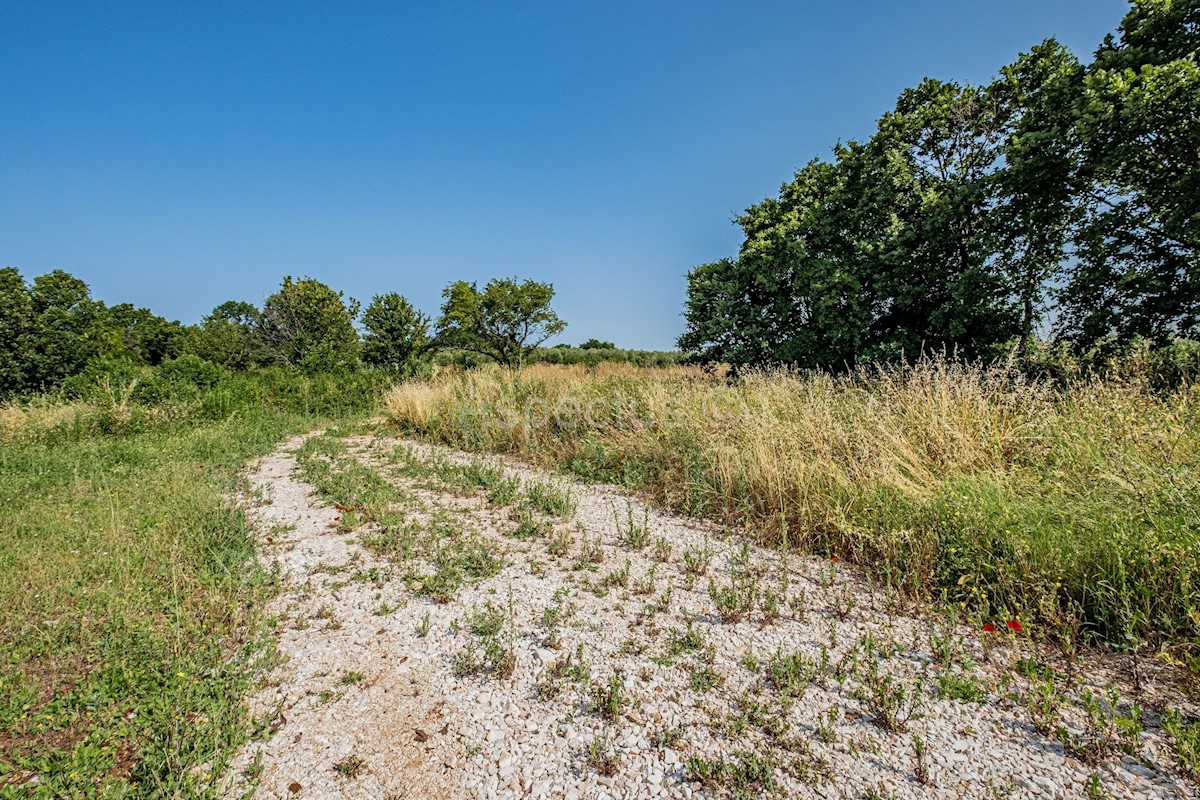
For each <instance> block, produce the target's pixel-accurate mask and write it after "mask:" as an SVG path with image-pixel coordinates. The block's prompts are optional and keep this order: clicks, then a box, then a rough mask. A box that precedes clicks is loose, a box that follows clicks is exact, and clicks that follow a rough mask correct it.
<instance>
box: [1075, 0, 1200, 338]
mask: <svg viewBox="0 0 1200 800" xmlns="http://www.w3.org/2000/svg"><path fill="white" fill-rule="evenodd" d="M1198 49H1200V2H1197V0H1134V2H1133V3H1132V6H1131V8H1130V11H1129V13H1128V14H1127V15H1126V16H1125V18H1124V20H1122V22H1121V26H1120V30H1119V36H1118V37H1115V38H1114V37H1112V36H1109V37H1107V38H1106V39H1105V41H1104V43H1103V44H1102V45H1101V47H1100V49H1099V50H1097V52H1096V57H1095V61H1094V62H1093V63H1092V65H1091V66H1090V67H1089V68H1088V70H1087V76H1086V78H1085V80H1084V86H1083V92H1082V97H1081V98H1080V112H1079V135H1080V136H1081V138H1082V142H1083V170H1084V175H1083V178H1084V182H1083V183H1082V186H1081V195H1082V197H1081V202H1082V204H1083V208H1084V214H1085V218H1084V223H1083V226H1082V228H1081V230H1080V233H1079V235H1078V237H1077V238H1078V245H1077V256H1078V258H1077V263H1076V266H1075V269H1074V270H1073V273H1072V275H1071V282H1070V285H1069V287H1068V290H1067V291H1066V292H1065V293H1064V294H1063V313H1062V326H1061V327H1062V332H1063V333H1064V334H1065V335H1066V336H1068V337H1071V338H1074V339H1076V340H1077V341H1080V342H1081V343H1085V344H1090V343H1093V342H1096V341H1103V340H1105V339H1110V338H1113V339H1116V340H1118V341H1121V340H1130V339H1133V338H1138V337H1141V338H1146V339H1150V340H1153V341H1155V342H1157V343H1160V344H1162V343H1165V342H1166V341H1168V340H1170V339H1172V338H1174V337H1177V336H1194V335H1197V334H1200V159H1198V158H1197V154H1198V153H1200V125H1198V124H1197V122H1196V121H1197V119H1200V55H1198Z"/></svg>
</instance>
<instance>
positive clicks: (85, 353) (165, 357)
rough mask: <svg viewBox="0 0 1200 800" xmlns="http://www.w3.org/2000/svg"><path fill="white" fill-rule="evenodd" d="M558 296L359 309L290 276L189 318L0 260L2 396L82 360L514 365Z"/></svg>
mask: <svg viewBox="0 0 1200 800" xmlns="http://www.w3.org/2000/svg"><path fill="white" fill-rule="evenodd" d="M553 297H554V288H553V286H551V285H550V284H548V283H539V282H537V281H531V280H526V281H520V280H518V279H516V278H499V279H495V280H492V281H490V282H488V283H487V285H486V286H484V287H483V288H482V289H481V288H479V287H478V286H477V285H476V284H474V283H468V282H466V281H456V282H454V283H452V284H450V285H449V286H448V287H446V289H445V291H444V292H443V299H444V303H443V305H442V309H441V316H440V317H439V318H438V319H437V320H436V321H435V320H433V319H431V318H430V317H429V316H428V315H426V314H423V313H422V312H420V311H418V310H417V309H416V308H414V307H413V305H412V304H411V303H410V302H409V301H408V300H407V299H405V298H404V297H403V296H402V295H400V294H397V293H394V292H393V293H388V294H383V295H377V296H375V297H374V298H372V300H371V302H370V303H369V304H367V306H366V308H365V309H363V308H361V306H360V304H359V303H358V301H356V300H353V299H350V298H347V297H345V296H344V295H343V294H342V293H341V292H338V291H335V290H334V289H332V288H330V287H329V286H327V285H326V284H324V283H322V282H320V281H318V280H315V279H312V278H301V279H293V278H291V277H288V278H284V280H283V283H282V285H281V286H280V288H279V290H278V291H277V292H275V293H273V294H271V295H270V296H269V297H267V298H266V300H265V301H264V302H263V304H262V306H261V307H258V306H256V305H254V304H253V303H248V302H243V301H235V300H231V301H228V302H225V303H222V304H221V305H219V306H217V307H216V308H214V309H213V310H212V312H211V313H209V314H207V315H206V316H204V317H203V319H202V320H201V321H200V323H199V324H198V325H191V326H189V325H182V324H180V323H179V322H173V321H168V320H166V319H164V318H163V317H161V316H158V315H156V314H154V313H152V312H151V311H149V310H148V309H144V308H135V307H134V306H132V305H130V304H128V303H123V304H120V305H113V306H108V305H106V304H105V303H103V302H102V301H99V300H96V299H94V298H92V296H91V291H90V290H89V288H88V286H87V284H86V283H84V282H83V281H82V280H80V279H79V278H77V277H75V276H73V275H70V274H69V273H67V272H64V271H62V270H55V271H53V272H50V273H47V274H45V275H41V276H38V277H36V278H34V279H33V281H32V282H29V283H26V281H25V279H24V278H23V277H22V276H21V274H20V272H19V271H18V270H17V269H15V268H13V267H6V268H4V269H0V396H13V395H18V394H26V393H32V392H42V391H49V390H53V389H56V388H58V387H61V386H63V385H65V384H69V382H70V381H71V379H72V378H75V377H76V376H80V375H84V374H86V373H88V371H89V369H90V370H91V371H92V372H99V373H103V372H105V369H106V365H114V364H125V365H135V366H145V367H170V366H172V365H176V371H179V369H180V367H179V366H178V364H179V363H180V362H181V361H183V360H187V361H188V366H187V368H186V371H187V372H188V374H189V375H193V376H194V375H198V374H204V370H205V368H206V367H208V366H210V365H211V366H212V367H213V368H225V369H229V370H240V371H245V370H253V369H258V368H267V367H282V368H286V369H291V370H295V371H298V372H301V373H306V374H315V373H332V372H345V371H355V370H358V369H360V368H362V367H369V368H376V369H381V370H386V371H389V372H391V373H394V374H395V375H396V376H411V375H418V374H423V373H427V372H428V371H429V370H430V365H431V363H432V360H433V359H434V358H435V357H436V356H437V355H438V354H439V353H445V352H452V353H465V354H470V355H473V356H475V357H477V358H478V359H480V360H487V361H494V362H497V363H500V364H503V365H505V366H507V367H509V368H513V369H519V368H520V367H521V365H522V364H524V363H525V362H526V361H527V360H528V359H529V358H530V357H531V356H533V355H534V354H535V352H537V351H538V350H539V348H540V346H541V345H542V344H543V343H544V342H545V341H546V340H547V339H549V338H550V337H552V336H554V335H557V334H559V333H561V332H562V331H563V330H564V329H565V327H566V323H565V322H564V321H563V320H562V319H560V318H559V317H558V315H557V314H556V313H555V312H554V310H553V309H552V308H551V306H550V303H551V300H552V299H553ZM360 312H361V313H360ZM359 323H360V324H361V332H360V329H359V327H357V324H359ZM585 344H589V345H595V344H608V345H610V346H611V343H597V342H595V341H594V340H593V341H592V342H589V343H585ZM620 352H622V351H611V356H612V357H619V356H618V355H617V354H618V353H620ZM469 363H471V364H475V363H478V362H477V361H474V360H472V361H470V362H469Z"/></svg>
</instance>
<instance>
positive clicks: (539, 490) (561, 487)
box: [525, 483, 575, 518]
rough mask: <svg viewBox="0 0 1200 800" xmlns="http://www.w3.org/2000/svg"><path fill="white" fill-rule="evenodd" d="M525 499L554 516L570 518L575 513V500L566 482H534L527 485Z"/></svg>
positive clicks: (530, 504) (531, 505) (532, 505)
mask: <svg viewBox="0 0 1200 800" xmlns="http://www.w3.org/2000/svg"><path fill="white" fill-rule="evenodd" d="M525 501H526V502H527V503H528V504H529V506H530V507H531V508H533V509H536V510H537V511H540V512H542V513H543V514H548V515H550V516H552V517H563V518H568V517H570V516H571V515H572V514H574V513H575V500H574V499H573V498H572V497H571V490H570V488H569V487H567V485H566V484H552V483H532V484H530V485H528V486H526V487H525Z"/></svg>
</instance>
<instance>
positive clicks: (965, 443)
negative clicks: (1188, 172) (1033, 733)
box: [386, 359, 1200, 647]
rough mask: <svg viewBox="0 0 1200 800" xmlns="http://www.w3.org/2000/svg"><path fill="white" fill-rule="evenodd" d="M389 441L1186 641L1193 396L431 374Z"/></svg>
mask: <svg viewBox="0 0 1200 800" xmlns="http://www.w3.org/2000/svg"><path fill="white" fill-rule="evenodd" d="M386 408H387V413H388V415H389V417H390V418H391V419H392V420H393V421H394V422H395V423H396V424H398V425H399V426H401V427H402V428H403V429H405V430H407V431H410V432H413V433H417V434H421V435H424V436H428V437H431V438H433V439H436V440H439V441H443V442H446V443H449V444H453V445H456V446H460V447H464V448H467V449H474V450H493V451H502V452H510V453H516V454H519V455H521V456H523V457H525V458H528V459H530V460H532V461H535V462H537V463H541V464H544V465H551V466H558V467H565V468H568V469H570V470H572V471H574V472H576V473H578V474H580V475H582V476H584V477H587V478H591V479H597V480H606V481H614V482H618V483H621V484H624V485H627V486H629V487H631V488H635V489H638V490H642V491H644V492H647V493H649V494H650V495H651V496H652V497H654V498H655V499H657V500H658V501H659V502H660V503H662V504H664V505H666V506H668V507H671V508H675V509H680V510H683V511H687V512H691V513H697V514H702V515H707V516H710V517H714V518H717V519H719V520H722V521H724V522H725V523H727V524H730V525H735V526H740V527H744V528H746V529H749V530H751V531H753V532H754V533H755V534H757V535H758V536H760V537H762V538H763V539H764V540H766V541H768V542H770V543H773V544H786V545H788V546H792V547H799V548H803V549H806V550H809V551H813V552H817V553H823V554H828V555H837V556H839V557H841V558H844V559H850V560H854V561H857V562H858V563H860V564H862V565H864V566H865V567H867V568H868V569H869V570H870V571H871V572H872V573H873V574H874V575H875V576H876V577H878V578H879V579H880V580H882V581H886V582H887V583H889V584H890V585H892V586H894V587H896V588H897V589H899V590H900V591H902V592H903V593H905V594H906V595H909V596H913V597H941V598H944V599H946V600H949V601H952V602H955V603H961V604H964V605H965V606H966V607H967V608H969V609H971V610H972V612H973V613H974V614H976V615H978V616H979V617H980V618H985V619H992V620H996V619H1005V618H1007V619H1012V618H1015V617H1020V618H1021V619H1023V620H1024V621H1025V623H1026V624H1029V623H1030V622H1040V623H1041V624H1042V625H1043V626H1044V627H1046V626H1053V628H1054V632H1055V633H1068V634H1072V635H1074V634H1077V633H1082V634H1084V635H1085V636H1090V637H1093V638H1098V639H1101V640H1103V641H1105V642H1107V643H1109V644H1110V645H1113V646H1117V647H1134V646H1140V645H1142V644H1150V643H1154V644H1164V643H1170V644H1184V645H1187V646H1189V647H1190V646H1195V645H1197V644H1198V643H1200V483H1198V482H1197V475H1200V426H1198V425H1197V413H1198V410H1200V387H1197V386H1185V387H1183V388H1179V389H1177V390H1174V391H1172V392H1170V393H1161V392H1156V391H1154V390H1152V389H1151V388H1150V387H1149V385H1148V384H1145V383H1142V382H1136V381H1128V380H1126V381H1111V380H1109V381H1103V380H1099V379H1095V380H1086V381H1080V382H1077V383H1074V384H1069V385H1066V386H1058V387H1054V386H1051V385H1050V384H1048V383H1045V382H1039V381H1034V380H1029V379H1026V378H1025V377H1023V375H1022V373H1021V372H1019V371H1018V370H1016V369H1014V368H1012V367H1011V366H1007V365H1003V364H1001V365H995V366H989V367H979V366H964V365H961V364H956V363H953V362H950V361H947V360H940V359H931V360H926V361H923V362H921V363H919V364H917V365H915V366H912V367H895V368H886V369H874V370H869V371H867V370H864V371H860V372H857V373H854V374H851V375H843V376H833V375H827V374H796V373H790V372H771V373H760V374H753V375H748V376H745V377H743V378H742V379H740V380H738V381H736V382H728V381H726V380H724V379H722V378H719V377H715V376H708V375H705V374H704V373H702V372H699V371H697V370H691V369H683V368H678V369H659V370H637V369H634V368H629V367H618V366H607V367H601V368H599V369H594V370H588V369H584V368H550V367H544V366H543V367H534V368H531V369H529V370H526V371H525V372H524V373H522V374H521V375H520V376H513V375H509V374H506V373H502V372H499V371H492V372H474V373H467V374H461V375H445V376H441V377H439V378H437V379H435V380H434V381H432V382H426V383H419V384H409V385H401V386H398V387H396V388H394V389H393V390H392V391H391V393H390V394H389V395H388V396H387V397H386Z"/></svg>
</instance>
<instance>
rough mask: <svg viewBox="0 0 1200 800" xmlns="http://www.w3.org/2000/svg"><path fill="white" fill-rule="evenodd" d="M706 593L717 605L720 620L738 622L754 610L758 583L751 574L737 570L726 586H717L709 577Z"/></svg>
mask: <svg viewBox="0 0 1200 800" xmlns="http://www.w3.org/2000/svg"><path fill="white" fill-rule="evenodd" d="M685 558H686V556H685ZM708 595H709V597H711V598H712V601H713V604H714V605H715V606H716V607H717V616H718V617H720V618H721V621H722V622H725V623H732V622H738V621H740V620H742V619H744V618H745V617H747V616H749V614H750V613H751V612H752V611H754V601H755V599H756V598H757V597H758V583H757V581H755V579H754V577H753V576H752V575H750V574H748V573H746V572H742V571H737V572H735V573H734V574H733V576H732V579H731V582H730V583H729V585H727V586H724V585H722V586H719V585H717V582H716V581H714V580H711V579H710V580H709V582H708Z"/></svg>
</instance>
